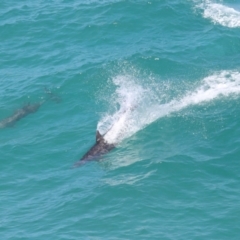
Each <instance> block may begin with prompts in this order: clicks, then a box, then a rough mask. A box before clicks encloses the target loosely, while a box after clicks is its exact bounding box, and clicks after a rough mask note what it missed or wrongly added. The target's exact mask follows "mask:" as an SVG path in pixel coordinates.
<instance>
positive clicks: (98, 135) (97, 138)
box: [96, 130, 103, 142]
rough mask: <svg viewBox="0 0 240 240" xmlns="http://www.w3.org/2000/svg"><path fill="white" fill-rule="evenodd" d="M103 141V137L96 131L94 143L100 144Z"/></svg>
mask: <svg viewBox="0 0 240 240" xmlns="http://www.w3.org/2000/svg"><path fill="white" fill-rule="evenodd" d="M101 140H103V136H102V135H101V134H100V132H99V131H98V130H97V132H96V142H100V141H101Z"/></svg>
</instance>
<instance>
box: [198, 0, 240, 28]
mask: <svg viewBox="0 0 240 240" xmlns="http://www.w3.org/2000/svg"><path fill="white" fill-rule="evenodd" d="M198 7H199V8H201V9H203V17H204V18H208V19H211V21H212V22H213V23H215V24H220V25H222V26H225V27H229V28H236V27H240V12H239V11H237V10H235V9H234V8H231V7H228V6H225V5H223V4H219V3H214V2H211V1H205V2H204V3H202V4H199V5H198Z"/></svg>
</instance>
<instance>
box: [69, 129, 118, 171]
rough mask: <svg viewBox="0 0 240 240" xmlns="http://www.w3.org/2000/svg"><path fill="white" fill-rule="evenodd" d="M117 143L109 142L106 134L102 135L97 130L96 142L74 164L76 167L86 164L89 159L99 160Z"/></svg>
mask: <svg viewBox="0 0 240 240" xmlns="http://www.w3.org/2000/svg"><path fill="white" fill-rule="evenodd" d="M113 148H115V145H114V144H112V143H108V142H107V141H106V140H105V139H104V135H101V134H100V132H99V131H98V130H97V132H96V143H95V144H94V145H93V146H92V147H91V148H90V149H89V150H88V151H87V153H85V154H84V155H83V157H82V158H81V159H80V160H79V161H78V162H76V163H75V164H74V167H79V166H81V165H83V164H85V163H86V162H88V161H92V160H97V159H98V158H99V157H101V156H102V155H104V154H106V153H108V152H110V151H111V150H112V149H113Z"/></svg>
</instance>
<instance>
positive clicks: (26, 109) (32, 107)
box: [0, 88, 60, 128]
mask: <svg viewBox="0 0 240 240" xmlns="http://www.w3.org/2000/svg"><path fill="white" fill-rule="evenodd" d="M45 92H46V93H47V94H48V98H47V99H45V100H42V101H41V102H39V103H34V104H30V103H28V104H27V105H25V106H23V107H22V108H20V109H18V110H17V111H16V112H15V113H14V114H13V115H12V116H10V117H8V118H5V119H3V120H2V121H0V128H6V127H12V126H14V124H15V123H16V122H17V121H19V120H20V119H22V118H24V117H26V116H27V115H29V114H30V113H34V112H36V111H37V110H38V109H39V108H40V107H41V106H42V105H43V104H44V103H45V102H46V101H47V100H48V99H51V100H53V101H56V102H59V101H60V98H59V97H57V96H55V95H54V94H53V93H52V92H50V91H49V90H48V89H46V88H45Z"/></svg>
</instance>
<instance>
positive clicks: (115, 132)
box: [74, 106, 136, 167]
mask: <svg viewBox="0 0 240 240" xmlns="http://www.w3.org/2000/svg"><path fill="white" fill-rule="evenodd" d="M135 108H136V106H132V107H129V108H127V109H125V110H123V111H119V115H120V116H119V118H118V120H117V121H116V122H115V123H114V124H113V125H112V126H111V128H110V129H109V130H108V131H107V132H105V133H104V134H103V135H101V134H100V132H99V131H98V130H97V131H96V143H95V144H94V145H93V146H92V147H91V148H90V149H89V150H88V151H87V153H85V154H84V155H83V157H82V158H81V159H80V160H79V161H77V162H76V163H75V164H74V167H78V166H81V165H83V164H85V163H86V162H88V161H92V160H97V159H98V158H99V157H101V156H102V155H104V154H106V153H108V152H110V151H111V150H112V149H114V148H115V147H116V144H117V140H116V139H117V137H118V136H121V134H122V130H123V129H124V128H125V126H126V124H127V121H128V116H129V114H130V113H131V112H132V111H133V110H134V109H135ZM112 137H113V139H112ZM106 139H108V141H107V140H106Z"/></svg>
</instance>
